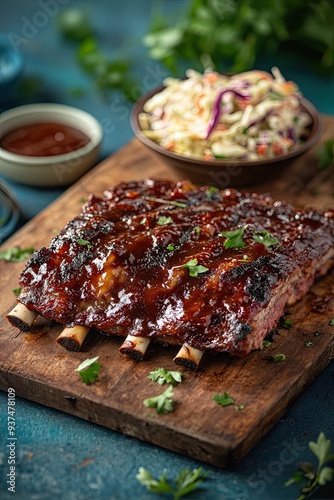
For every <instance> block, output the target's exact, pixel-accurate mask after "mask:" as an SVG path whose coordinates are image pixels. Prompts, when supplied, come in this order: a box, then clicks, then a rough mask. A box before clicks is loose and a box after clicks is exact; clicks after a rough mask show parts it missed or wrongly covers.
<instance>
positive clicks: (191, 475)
mask: <svg viewBox="0 0 334 500" xmlns="http://www.w3.org/2000/svg"><path fill="white" fill-rule="evenodd" d="M208 474H209V471H204V469H203V467H199V468H198V469H193V470H190V469H182V470H181V471H180V472H179V474H178V476H177V478H176V479H175V481H174V483H175V484H174V485H172V484H171V483H170V482H168V481H167V477H166V474H162V475H161V476H160V478H159V479H154V477H153V476H152V474H151V473H150V472H149V471H148V470H147V469H144V467H139V472H138V474H136V479H137V480H138V481H139V482H140V484H142V485H143V486H146V488H147V489H148V490H149V491H152V492H153V493H158V494H159V493H167V494H171V495H173V500H178V499H179V498H181V497H184V496H185V495H188V494H189V493H191V492H192V491H194V490H195V489H196V488H197V487H198V486H199V485H200V483H201V482H202V481H203V479H205V477H206V476H207V475H208Z"/></svg>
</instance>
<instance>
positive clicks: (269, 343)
mask: <svg viewBox="0 0 334 500" xmlns="http://www.w3.org/2000/svg"><path fill="white" fill-rule="evenodd" d="M271 344H272V342H270V340H264V341H263V342H262V347H261V350H262V351H264V350H265V349H266V348H267V347H269V346H271Z"/></svg>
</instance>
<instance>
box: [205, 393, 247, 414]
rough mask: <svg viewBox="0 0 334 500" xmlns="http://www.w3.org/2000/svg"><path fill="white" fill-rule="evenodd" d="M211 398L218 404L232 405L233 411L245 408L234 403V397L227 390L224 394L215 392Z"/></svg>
mask: <svg viewBox="0 0 334 500" xmlns="http://www.w3.org/2000/svg"><path fill="white" fill-rule="evenodd" d="M212 399H213V400H214V401H215V402H216V403H217V405H220V406H230V405H234V408H235V411H240V410H244V409H245V407H244V405H236V404H235V403H234V399H233V398H232V397H231V396H230V395H229V394H227V392H224V394H215V395H214V396H213V398H212Z"/></svg>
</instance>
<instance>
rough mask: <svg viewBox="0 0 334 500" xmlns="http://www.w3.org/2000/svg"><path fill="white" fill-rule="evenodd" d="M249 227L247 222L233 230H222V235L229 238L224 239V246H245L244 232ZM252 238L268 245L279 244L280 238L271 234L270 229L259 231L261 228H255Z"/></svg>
mask: <svg viewBox="0 0 334 500" xmlns="http://www.w3.org/2000/svg"><path fill="white" fill-rule="evenodd" d="M247 227H248V224H246V225H245V226H243V227H240V228H239V229H235V230H233V231H222V232H221V233H220V235H221V236H225V238H227V240H225V241H224V243H223V244H224V247H225V248H245V247H246V246H247V245H246V243H245V242H244V240H243V237H244V232H245V230H246V228H247ZM252 240H253V241H256V242H258V243H262V244H263V245H265V246H266V247H270V246H273V245H277V244H278V243H279V240H278V239H277V238H275V236H273V235H272V234H270V233H269V232H268V231H259V230H256V229H255V230H253V233H252Z"/></svg>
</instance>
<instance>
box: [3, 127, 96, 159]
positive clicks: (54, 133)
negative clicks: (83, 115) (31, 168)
mask: <svg viewBox="0 0 334 500" xmlns="http://www.w3.org/2000/svg"><path fill="white" fill-rule="evenodd" d="M89 141H90V138H89V137H88V136H87V135H86V134H85V133H84V132H81V130H78V129H76V128H74V127H71V126H69V125H64V124H62V123H51V122H48V123H47V122H43V123H32V124H29V125H22V126H20V127H17V128H15V129H13V130H11V131H10V132H8V133H7V134H5V135H4V137H3V138H2V139H1V141H0V147H1V148H3V149H5V150H6V151H9V152H11V153H15V154H18V155H24V156H56V155H62V154H66V153H71V152H72V151H76V150H78V149H81V148H82V147H83V146H85V145H86V144H88V142H89Z"/></svg>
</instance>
